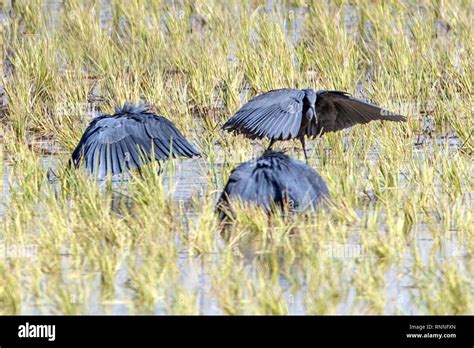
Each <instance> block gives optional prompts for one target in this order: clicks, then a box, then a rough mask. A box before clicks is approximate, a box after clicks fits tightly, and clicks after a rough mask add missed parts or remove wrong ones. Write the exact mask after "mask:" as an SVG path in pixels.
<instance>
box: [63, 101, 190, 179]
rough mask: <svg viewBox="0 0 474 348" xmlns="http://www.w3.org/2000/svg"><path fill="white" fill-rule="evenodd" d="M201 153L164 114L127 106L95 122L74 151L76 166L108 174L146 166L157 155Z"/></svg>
mask: <svg viewBox="0 0 474 348" xmlns="http://www.w3.org/2000/svg"><path fill="white" fill-rule="evenodd" d="M197 155H199V152H198V151H197V150H196V149H195V148H194V147H193V146H192V145H191V144H190V143H189V142H188V141H187V140H186V139H185V138H184V136H183V135H182V134H181V132H180V131H179V130H178V129H177V128H176V127H175V126H174V125H173V123H171V122H170V121H169V120H167V119H166V118H164V117H163V116H157V115H154V114H153V113H151V112H147V111H146V109H145V110H144V109H143V108H136V109H133V108H130V107H127V108H125V107H124V108H123V109H122V110H121V111H120V112H119V113H117V114H115V115H114V116H108V115H107V116H100V117H98V118H96V119H94V120H93V121H92V123H91V124H90V125H89V127H88V128H87V129H86V131H85V133H84V135H83V136H82V138H81V141H80V142H79V145H78V146H77V147H76V149H75V150H74V152H73V154H72V159H73V162H74V165H75V166H76V167H78V166H79V165H80V163H81V162H84V163H85V166H86V168H87V171H88V172H89V173H91V174H97V175H98V176H99V177H104V176H106V175H107V174H108V173H110V174H112V175H114V174H119V173H122V172H124V171H126V170H127V169H133V168H137V167H140V166H142V165H143V164H144V163H146V162H148V161H150V160H151V159H152V158H153V157H154V159H156V160H164V159H168V158H169V157H170V156H173V157H177V156H182V157H193V156H197Z"/></svg>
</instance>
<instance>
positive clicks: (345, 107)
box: [223, 88, 406, 159]
mask: <svg viewBox="0 0 474 348" xmlns="http://www.w3.org/2000/svg"><path fill="white" fill-rule="evenodd" d="M374 120H382V121H395V122H400V121H405V120H406V118H405V117H404V116H401V115H396V114H393V113H391V112H389V111H387V110H384V109H382V108H380V107H378V106H376V105H373V104H369V103H367V102H364V101H362V100H359V99H356V98H354V97H352V96H350V95H349V94H348V93H346V92H340V91H326V90H321V91H317V92H315V91H313V90H312V89H310V88H307V89H303V90H296V89H276V90H273V91H269V92H267V93H264V94H261V95H259V96H257V97H255V98H253V99H251V100H250V101H249V102H247V103H246V104H245V105H244V106H242V107H241V108H240V109H239V110H238V111H237V113H236V114H235V115H234V116H232V117H231V118H230V119H229V120H228V121H227V122H226V123H225V124H224V126H223V129H225V130H227V131H230V132H235V133H239V134H244V135H245V136H247V137H249V138H251V139H255V138H264V137H266V138H269V139H270V146H269V149H270V148H271V147H272V145H273V144H274V143H275V141H278V140H289V139H295V138H297V139H300V141H301V144H302V146H303V151H304V155H305V158H306V159H307V157H306V156H307V155H306V147H305V136H306V137H309V138H314V137H316V136H321V135H323V134H325V133H328V132H335V131H339V130H341V129H344V128H349V127H352V126H354V125H356V124H364V123H368V122H370V121H374Z"/></svg>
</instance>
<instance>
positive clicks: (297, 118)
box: [222, 89, 305, 140]
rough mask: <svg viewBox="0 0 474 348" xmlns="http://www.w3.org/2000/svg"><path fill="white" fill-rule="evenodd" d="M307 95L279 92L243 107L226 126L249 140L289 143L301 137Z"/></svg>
mask: <svg viewBox="0 0 474 348" xmlns="http://www.w3.org/2000/svg"><path fill="white" fill-rule="evenodd" d="M304 96H305V92H304V91H301V90H295V89H276V90H273V91H270V92H267V93H264V94H261V95H259V96H257V97H255V98H253V99H252V100H250V101H249V102H248V103H247V104H245V105H244V106H242V108H240V110H239V111H237V113H236V114H235V115H234V116H232V117H231V118H230V119H229V120H228V121H227V122H226V123H225V124H224V126H223V127H222V128H223V129H225V130H228V131H234V132H236V133H241V134H244V135H246V136H247V137H249V138H252V139H253V138H262V137H268V138H270V139H275V140H286V139H292V138H295V137H297V135H298V132H299V130H300V126H301V119H302V112H303V98H304Z"/></svg>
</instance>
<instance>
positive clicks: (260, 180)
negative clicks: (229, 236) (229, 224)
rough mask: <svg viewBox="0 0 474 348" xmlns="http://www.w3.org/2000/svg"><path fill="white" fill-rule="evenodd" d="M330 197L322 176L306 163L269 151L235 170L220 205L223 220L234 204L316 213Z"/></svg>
mask: <svg viewBox="0 0 474 348" xmlns="http://www.w3.org/2000/svg"><path fill="white" fill-rule="evenodd" d="M324 197H327V198H329V192H328V188H327V186H326V184H325V182H324V181H323V179H322V178H321V176H319V174H318V173H317V172H316V171H315V170H314V169H312V168H311V167H310V166H308V165H307V164H306V163H304V162H301V161H298V160H294V159H292V158H290V157H289V156H288V155H286V154H284V153H282V152H274V151H272V150H267V151H265V153H264V154H263V155H262V156H261V157H260V158H258V159H256V160H251V161H248V162H245V163H242V164H240V165H239V166H238V167H237V168H235V169H234V170H233V171H232V173H231V175H230V177H229V180H228V182H227V184H226V186H225V188H224V191H223V192H222V195H221V197H220V198H219V201H218V203H217V212H218V213H219V215H220V217H221V219H223V218H225V217H226V216H228V213H230V214H233V213H232V202H233V201H234V200H240V201H242V202H245V203H253V204H256V205H257V206H260V207H262V208H263V209H264V210H265V211H266V212H270V211H272V209H273V208H281V209H284V208H285V206H288V207H289V208H290V209H291V210H292V211H298V212H301V211H304V210H314V209H315V208H316V207H317V206H318V204H319V203H320V202H321V200H322V199H323V198H324Z"/></svg>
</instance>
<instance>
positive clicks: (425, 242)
mask: <svg viewBox="0 0 474 348" xmlns="http://www.w3.org/2000/svg"><path fill="white" fill-rule="evenodd" d="M433 142H436V143H444V144H448V147H447V149H448V151H453V152H454V151H456V150H457V148H458V147H459V146H460V145H461V144H460V142H459V141H458V140H456V139H454V138H449V139H426V141H425V145H420V150H419V151H418V154H419V156H420V160H423V159H422V157H423V156H424V155H426V148H427V145H426V144H432V143H433ZM428 146H431V145H428ZM421 148H422V149H421ZM376 156H377V153H376V152H374V153H373V154H372V157H374V158H375V157H376ZM42 163H43V167H44V168H45V169H52V170H53V171H55V169H56V166H57V163H58V158H57V156H54V155H53V156H51V155H49V156H44V157H43V158H42ZM236 165H237V163H236ZM217 167H218V168H219V170H220V166H217ZM206 170H207V164H206V161H205V160H203V159H197V160H178V161H176V172H175V174H174V176H173V178H170V177H169V175H168V174H164V178H163V183H164V187H165V189H166V190H167V191H168V192H169V193H170V194H172V197H173V199H174V200H175V201H176V202H179V203H180V204H182V205H183V206H184V207H186V203H189V201H190V200H191V199H192V198H193V197H195V196H200V195H203V194H205V193H206V192H207V190H208V189H209V188H208V186H207V185H208V181H207V179H206V177H205V176H206ZM165 172H166V173H168V172H167V171H165ZM2 173H3V177H2V180H3V191H2V200H3V202H2V203H3V204H1V205H0V217H1V216H2V215H3V214H5V207H7V206H8V202H9V196H10V187H9V182H10V181H11V178H10V175H11V165H10V164H9V162H5V163H4V166H3V168H2ZM219 174H220V173H219ZM120 182H121V183H120V187H123V180H121V181H120ZM50 185H55V182H54V180H53V181H52V182H51V183H50ZM217 185H218V186H222V183H218V184H217ZM124 194H125V195H126V191H123V190H122V191H121V193H120V194H118V195H117V201H118V203H120V200H121V198H123V197H124V196H123V195H124ZM215 197H216V199H217V197H218V195H217V194H216V196H215ZM118 205H120V208H119V209H123V205H121V204H118ZM129 208H130V206H129ZM131 208H132V209H131V211H133V207H131ZM185 209H186V208H185ZM366 212H367V211H365V213H366ZM363 213H364V212H361V213H360V214H361V215H362V214H363ZM186 216H187V217H188V218H190V221H192V220H193V218H194V217H195V215H194V213H193V211H192V210H189V209H188V210H186ZM417 229H418V233H417V235H416V239H414V240H413V241H412V243H414V244H415V245H416V248H417V249H418V250H419V253H420V257H421V260H422V263H426V262H428V259H429V257H430V253H431V250H432V247H433V243H434V240H433V238H432V236H431V235H430V233H429V232H428V231H427V230H426V229H425V228H424V227H423V226H422V225H420V226H418V227H417ZM220 243H221V244H222V245H223V244H224V243H226V242H225V241H224V240H221V241H220ZM441 243H442V245H441V246H440V248H439V251H438V252H437V254H436V256H435V259H436V261H437V262H440V263H442V262H444V261H446V260H449V259H459V260H460V261H462V259H463V258H466V257H468V254H467V251H466V250H465V248H464V247H463V246H462V245H460V244H459V243H458V242H457V238H456V232H455V231H453V232H452V234H451V237H450V238H444V239H443V240H442V242H441ZM321 250H322V257H326V258H329V259H331V262H336V263H337V262H342V263H343V264H345V265H346V268H345V269H346V270H347V269H351V268H352V269H354V270H355V268H356V265H357V264H360V263H363V262H364V260H366V258H367V257H369V256H368V254H367V253H366V252H365V251H364V250H363V247H362V246H361V245H360V244H359V237H358V231H357V230H355V231H354V235H353V238H352V240H351V241H349V242H348V243H346V244H339V243H329V244H327V245H323V246H322V247H321ZM241 252H243V253H244V264H245V269H246V272H247V273H248V274H249V275H254V276H255V275H256V274H257V273H258V272H259V269H260V267H259V265H260V264H261V263H260V261H259V260H261V259H262V257H263V259H262V260H263V264H265V261H264V256H262V255H261V254H258V253H255V251H253V250H251V249H249V250H241ZM219 258H220V255H219V251H218V250H216V252H215V253H210V254H203V255H199V256H191V255H189V253H188V252H186V251H180V252H179V257H178V259H177V262H178V264H177V266H178V270H179V277H180V281H181V285H182V286H183V287H184V288H185V289H187V290H188V291H190V293H193V294H194V295H195V296H196V298H197V301H198V307H199V313H200V314H211V315H214V314H225V313H224V312H223V309H222V308H221V307H220V306H219V304H218V301H217V299H216V298H215V293H213V291H212V282H211V279H212V272H213V269H214V267H217V266H218V264H219ZM399 259H401V260H403V262H402V263H401V264H392V265H390V266H388V267H387V268H386V270H385V275H384V278H385V284H386V289H385V294H386V304H385V306H384V313H385V314H393V313H399V314H416V313H420V308H419V307H418V306H417V305H415V304H413V303H412V298H413V297H414V296H415V295H414V294H416V292H417V285H416V281H415V280H414V279H413V278H412V275H411V270H412V268H411V267H412V263H413V262H414V261H413V257H412V255H411V253H410V248H407V252H406V255H400V257H399ZM303 261H304V260H300V259H299V258H298V257H297V258H296V259H294V260H293V261H292V266H291V269H292V272H294V273H293V275H292V277H296V278H297V279H299V281H298V283H300V286H299V287H298V289H297V290H296V291H295V290H294V279H293V280H292V279H288V278H287V276H286V275H284V274H282V273H280V274H279V281H278V283H279V286H280V287H281V289H282V294H283V296H284V298H285V300H286V306H287V308H288V312H289V314H294V315H298V314H305V305H306V304H307V301H308V296H309V295H308V288H307V285H306V284H305V280H304V276H303V275H304V269H303V268H302V267H304V265H301V264H300V262H303ZM61 264H62V267H61V273H62V274H64V275H66V274H68V272H69V270H70V267H71V255H70V254H69V251H67V250H65V251H64V253H63V254H62V255H61ZM127 265H128V262H127V256H125V257H124V258H123V260H122V263H121V266H120V267H119V269H118V271H117V273H116V277H115V289H114V292H113V296H112V297H111V298H107V299H104V298H102V297H101V295H100V294H101V291H102V290H101V288H102V283H101V279H100V275H99V273H98V272H95V273H94V272H90V273H89V274H84V279H82V280H80V281H86V280H85V279H87V284H88V288H89V291H90V296H89V297H88V299H87V303H85V304H83V306H84V308H86V311H87V313H90V314H100V313H107V314H131V313H155V314H166V313H167V309H166V308H165V307H163V306H164V303H163V302H162V301H157V302H156V303H157V305H156V306H155V308H154V310H153V311H150V310H149V309H148V310H141V309H140V307H139V304H137V303H136V300H135V297H136V293H135V291H134V290H133V289H131V288H130V287H129V286H128V280H129V275H128V271H127ZM351 265H352V266H351ZM347 267H348V268H347ZM56 276H57V275H47V274H45V275H44V276H43V282H44V284H45V285H46V284H48V282H51V281H52V279H54V278H55V277H56ZM351 276H352V275H351V274H349V273H348V274H347V275H345V277H347V281H348V283H351V282H350V278H351ZM251 279H252V278H251ZM253 281H257V279H256V278H255V279H253ZM78 282H79V280H78ZM78 284H79V283H78ZM78 286H79V285H78ZM355 294H356V288H355V287H354V286H349V288H348V289H347V294H346V295H345V296H343V297H342V298H341V299H340V301H339V302H338V304H337V307H336V312H337V313H339V314H351V313H353V312H354V310H356V311H357V312H359V313H364V312H365V309H364V307H363V304H361V303H360V301H358V300H357V296H355ZM25 297H26V298H25V299H24V301H23V302H22V313H23V314H44V313H50V312H51V311H52V310H53V309H52V308H51V304H50V303H38V302H37V299H35V298H32V297H30V296H28V295H27V294H25ZM137 306H138V307H137ZM53 312H54V310H53Z"/></svg>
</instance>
